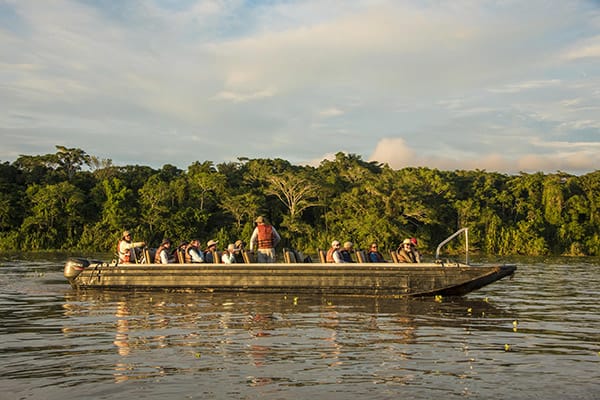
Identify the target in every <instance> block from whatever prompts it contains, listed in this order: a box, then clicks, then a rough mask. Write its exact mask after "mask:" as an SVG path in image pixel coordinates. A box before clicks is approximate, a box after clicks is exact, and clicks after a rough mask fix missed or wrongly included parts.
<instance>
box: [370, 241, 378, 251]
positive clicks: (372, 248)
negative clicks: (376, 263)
mask: <svg viewBox="0 0 600 400" xmlns="http://www.w3.org/2000/svg"><path fill="white" fill-rule="evenodd" d="M369 249H370V250H371V251H377V250H378V249H379V246H378V245H377V243H375V242H373V243H371V246H370V247H369Z"/></svg>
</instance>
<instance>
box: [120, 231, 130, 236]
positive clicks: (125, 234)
mask: <svg viewBox="0 0 600 400" xmlns="http://www.w3.org/2000/svg"><path fill="white" fill-rule="evenodd" d="M128 235H131V233H129V231H123V236H121V237H125V236H128Z"/></svg>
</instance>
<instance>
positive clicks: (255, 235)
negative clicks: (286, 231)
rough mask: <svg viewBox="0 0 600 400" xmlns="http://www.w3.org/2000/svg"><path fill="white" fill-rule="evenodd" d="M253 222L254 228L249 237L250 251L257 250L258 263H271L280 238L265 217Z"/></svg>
mask: <svg viewBox="0 0 600 400" xmlns="http://www.w3.org/2000/svg"><path fill="white" fill-rule="evenodd" d="M255 222H256V228H254V231H253V232H252V236H251V237H250V251H253V250H254V249H257V259H258V262H259V263H273V262H275V259H276V257H275V247H276V246H277V244H278V243H279V242H280V241H281V236H279V233H277V230H275V227H274V226H273V225H271V224H269V222H268V221H267V220H266V218H265V217H263V216H260V217H258V218H256V221H255Z"/></svg>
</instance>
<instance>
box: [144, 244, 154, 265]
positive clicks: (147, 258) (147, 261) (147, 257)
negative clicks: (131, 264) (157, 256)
mask: <svg viewBox="0 0 600 400" xmlns="http://www.w3.org/2000/svg"><path fill="white" fill-rule="evenodd" d="M144 263H145V264H152V258H150V250H149V249H148V248H145V249H144Z"/></svg>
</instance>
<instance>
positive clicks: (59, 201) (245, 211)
mask: <svg viewBox="0 0 600 400" xmlns="http://www.w3.org/2000/svg"><path fill="white" fill-rule="evenodd" d="M56 149H57V151H56V153H54V154H46V155H22V156H20V157H19V158H18V159H16V160H15V161H14V162H12V163H9V162H3V163H0V250H4V251H32V250H69V251H75V250H79V251H93V252H114V250H115V246H116V242H117V240H118V239H119V236H120V234H121V232H122V231H123V230H124V229H129V230H131V231H132V233H133V236H134V239H135V240H144V241H146V242H147V243H149V244H150V245H151V246H157V245H158V244H159V242H160V240H161V239H163V238H164V237H169V238H171V239H172V240H173V241H174V242H177V241H178V240H189V239H191V238H199V239H200V240H201V241H202V242H204V243H206V241H207V240H209V239H217V240H219V241H220V243H223V244H226V243H231V242H234V241H235V240H237V239H242V240H245V241H248V239H249V238H250V235H251V232H252V229H253V227H254V225H253V223H254V220H255V219H256V217H257V216H258V215H264V216H265V217H267V218H268V219H269V221H271V223H272V224H273V225H274V226H276V227H277V229H278V231H279V233H280V234H281V236H282V246H283V247H289V248H295V249H299V250H302V251H304V252H309V253H315V252H316V250H317V249H318V248H321V249H323V248H327V247H329V244H330V243H331V241H332V240H333V239H337V240H340V241H342V242H344V241H347V240H350V241H352V242H354V243H355V244H356V246H357V247H358V248H363V249H364V248H366V247H367V246H368V244H369V243H371V242H373V241H376V242H378V243H379V244H380V246H381V247H382V248H384V249H387V250H392V249H396V247H397V246H398V245H399V243H401V241H402V240H403V239H404V238H406V237H416V238H418V240H419V248H420V250H421V251H422V252H425V253H427V252H429V253H432V252H433V251H434V250H435V247H436V246H437V244H438V243H439V242H441V241H442V240H443V239H445V238H446V237H448V236H449V235H451V234H452V233H453V232H455V231H456V230H457V229H460V228H463V227H468V228H469V245H470V249H471V250H472V251H475V252H479V253H481V254H493V255H515V254H524V255H550V254H555V255H558V254H563V255H593V256H599V255H600V171H595V172H591V173H588V174H586V175H581V176H574V175H570V174H567V173H564V172H557V173H552V174H544V173H541V172H538V173H533V174H527V173H520V174H518V175H506V174H501V173H496V172H486V171H484V170H475V171H466V170H456V171H440V170H437V169H431V168H424V167H419V168H412V167H409V168H402V169H399V170H394V169H392V168H390V167H389V166H387V165H384V164H381V163H378V162H367V161H364V160H362V159H361V157H360V156H358V155H355V154H346V153H341V152H340V153H338V154H336V155H335V159H333V160H323V161H322V162H321V163H320V165H319V166H318V167H312V166H299V165H292V164H291V163H290V162H288V161H286V160H282V159H279V158H276V159H249V158H238V161H236V162H227V163H221V164H216V165H215V164H214V163H213V162H212V161H202V162H201V161H196V162H194V163H192V164H191V165H190V166H188V167H187V170H185V171H184V170H181V169H179V168H177V167H175V166H173V165H170V164H166V165H164V166H163V167H162V168H160V169H154V168H151V167H148V166H140V165H127V166H115V165H113V163H112V161H111V160H110V159H99V158H97V157H95V156H90V155H88V154H87V153H86V152H85V151H83V150H81V149H77V148H67V147H64V146H56ZM454 246H455V247H454V249H458V248H460V246H461V244H460V243H456V244H455V245H454ZM450 250H452V248H450Z"/></svg>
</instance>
